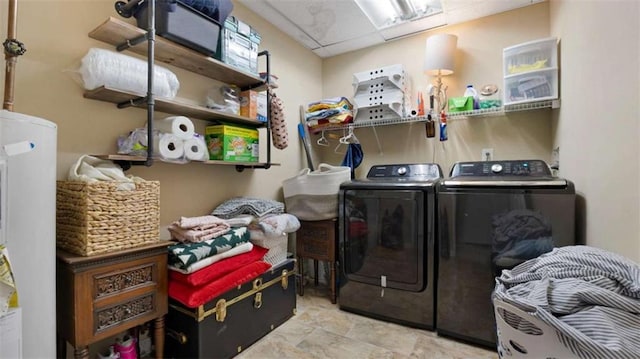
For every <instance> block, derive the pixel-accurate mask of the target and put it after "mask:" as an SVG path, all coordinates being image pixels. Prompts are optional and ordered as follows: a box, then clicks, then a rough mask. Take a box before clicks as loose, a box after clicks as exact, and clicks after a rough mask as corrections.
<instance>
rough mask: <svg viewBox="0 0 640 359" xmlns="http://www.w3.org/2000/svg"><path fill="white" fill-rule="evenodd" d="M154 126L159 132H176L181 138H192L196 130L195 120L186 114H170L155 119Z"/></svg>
mask: <svg viewBox="0 0 640 359" xmlns="http://www.w3.org/2000/svg"><path fill="white" fill-rule="evenodd" d="M153 128H154V129H155V130H157V131H159V132H163V133H171V134H174V135H176V136H177V137H178V138H179V139H181V140H188V139H190V138H192V137H193V133H194V131H195V128H194V126H193V122H191V120H190V119H189V118H188V117H184V116H169V117H166V118H163V119H158V120H154V121H153Z"/></svg>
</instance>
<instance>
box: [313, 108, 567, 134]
mask: <svg viewBox="0 0 640 359" xmlns="http://www.w3.org/2000/svg"><path fill="white" fill-rule="evenodd" d="M559 107H560V100H548V101H537V102H529V103H521V104H514V105H508V106H503V107H494V108H487V109H480V110H472V111H463V112H455V113H448V114H447V120H456V119H462V118H469V117H492V116H503V115H505V114H506V113H509V112H518V111H531V110H538V109H544V108H559ZM432 117H433V119H434V120H435V121H437V120H438V118H437V117H436V114H435V113H433V114H432ZM426 121H427V116H416V117H404V118H392V119H382V120H370V121H362V122H353V123H350V124H347V125H335V126H327V127H324V128H322V129H317V130H311V129H310V130H309V131H310V132H311V133H320V132H322V131H332V130H343V129H345V128H358V127H376V126H385V125H399V124H403V123H413V122H426Z"/></svg>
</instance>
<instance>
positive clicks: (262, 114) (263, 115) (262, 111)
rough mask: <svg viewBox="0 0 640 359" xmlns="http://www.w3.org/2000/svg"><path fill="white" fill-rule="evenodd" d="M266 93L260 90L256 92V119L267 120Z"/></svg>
mask: <svg viewBox="0 0 640 359" xmlns="http://www.w3.org/2000/svg"><path fill="white" fill-rule="evenodd" d="M268 118H269V116H267V93H266V92H260V93H258V118H257V119H258V121H260V122H267V119H268Z"/></svg>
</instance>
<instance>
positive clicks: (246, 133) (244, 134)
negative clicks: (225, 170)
mask: <svg viewBox="0 0 640 359" xmlns="http://www.w3.org/2000/svg"><path fill="white" fill-rule="evenodd" d="M204 137H205V140H206V141H207V148H208V149H209V159H210V160H217V161H230V162H258V159H259V156H258V151H259V144H258V140H259V136H258V130H257V129H255V128H249V127H241V126H238V125H230V124H220V125H213V126H207V128H206V129H205V136H204Z"/></svg>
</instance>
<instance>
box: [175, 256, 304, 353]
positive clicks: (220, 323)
mask: <svg viewBox="0 0 640 359" xmlns="http://www.w3.org/2000/svg"><path fill="white" fill-rule="evenodd" d="M295 263H296V260H295V259H287V260H286V261H285V262H282V263H281V264H279V265H277V266H275V267H273V268H271V269H270V270H269V271H267V272H266V273H264V274H262V275H261V276H260V277H258V278H256V279H254V280H253V281H251V282H248V283H245V284H243V285H242V286H240V287H236V288H234V289H232V290H230V291H228V292H226V293H224V294H223V295H221V296H219V297H217V298H215V299H213V300H211V301H210V302H208V303H206V304H205V305H202V306H200V307H198V308H187V307H185V306H184V305H182V304H180V303H178V302H175V301H172V300H171V299H169V313H168V314H167V316H166V322H165V323H166V333H167V340H166V341H165V348H166V350H165V357H167V358H231V357H233V356H235V355H237V354H238V353H240V352H241V351H243V350H245V349H246V348H248V347H249V346H250V345H251V344H253V343H255V342H256V341H258V339H260V338H262V337H263V336H265V335H266V334H268V333H269V332H270V331H272V330H273V329H275V328H276V327H278V326H279V325H281V324H282V323H284V322H286V321H287V320H288V319H289V318H291V317H292V316H293V315H294V314H295V311H296V289H295V282H296V281H295V276H294V274H295V268H296V267H295Z"/></svg>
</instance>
